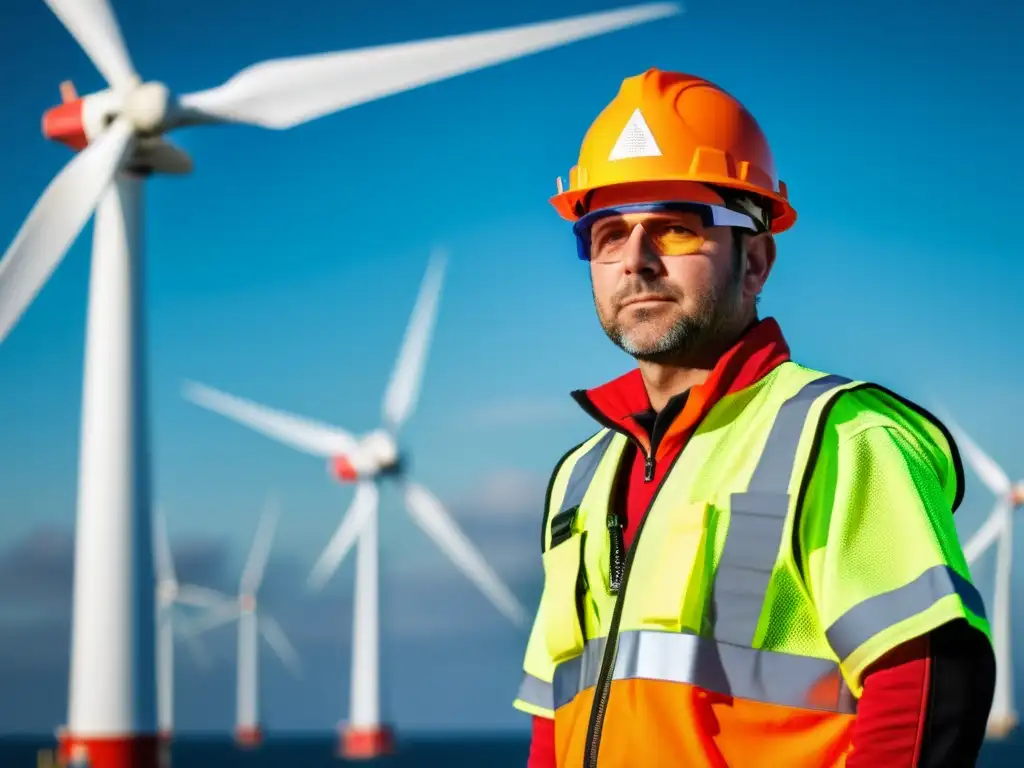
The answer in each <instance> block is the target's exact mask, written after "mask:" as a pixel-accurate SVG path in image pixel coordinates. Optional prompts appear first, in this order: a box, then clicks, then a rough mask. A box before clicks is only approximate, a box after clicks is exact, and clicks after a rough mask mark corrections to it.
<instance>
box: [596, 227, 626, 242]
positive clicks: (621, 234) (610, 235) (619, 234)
mask: <svg viewBox="0 0 1024 768" xmlns="http://www.w3.org/2000/svg"><path fill="white" fill-rule="evenodd" d="M626 237H628V233H627V232H625V231H624V230H621V229H611V230H605V231H603V232H600V233H598V235H597V237H596V238H594V244H595V245H612V244H614V243H618V242H621V241H622V240H625V239H626Z"/></svg>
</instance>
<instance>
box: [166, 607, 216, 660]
mask: <svg viewBox="0 0 1024 768" xmlns="http://www.w3.org/2000/svg"><path fill="white" fill-rule="evenodd" d="M168 618H169V619H170V622H171V631H172V632H174V635H175V636H176V637H179V638H181V639H182V641H184V643H185V645H186V647H187V648H188V650H189V653H190V654H191V655H192V658H193V659H195V661H196V663H197V664H199V666H201V667H202V668H203V669H209V668H210V653H209V651H207V650H206V645H205V644H204V643H203V641H202V640H200V639H199V637H198V635H195V634H189V633H187V632H183V631H182V629H181V628H182V626H187V624H188V622H187V621H184V620H183V618H182V616H180V615H178V616H174V617H168Z"/></svg>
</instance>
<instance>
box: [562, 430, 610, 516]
mask: <svg viewBox="0 0 1024 768" xmlns="http://www.w3.org/2000/svg"><path fill="white" fill-rule="evenodd" d="M614 437H615V433H614V432H613V431H612V430H610V429H606V430H605V432H604V434H603V435H601V439H600V440H598V441H597V442H596V443H594V444H593V445H592V446H590V448H589V449H588V450H587V452H586V453H584V454H583V455H582V456H580V457H579V458H578V459H577V460H576V463H575V464H574V465H573V468H572V473H571V474H570V475H569V483H568V485H566V486H565V496H563V497H562V506H561V508H560V510H559V511H561V512H567V511H569V510H570V509H572V508H573V507H578V506H579V505H580V504H581V503H583V497H584V496H585V495H586V493H587V488H589V487H590V482H591V481H592V480H593V479H594V475H595V474H597V467H598V465H599V464H600V463H601V459H602V458H604V452H605V451H607V450H608V446H609V445H611V442H612V439H613V438H614Z"/></svg>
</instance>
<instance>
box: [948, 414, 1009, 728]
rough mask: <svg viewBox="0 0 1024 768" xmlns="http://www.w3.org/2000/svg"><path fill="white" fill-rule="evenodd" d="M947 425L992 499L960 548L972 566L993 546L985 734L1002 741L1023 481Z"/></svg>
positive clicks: (1006, 714) (1006, 723)
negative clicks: (990, 684) (990, 682)
mask: <svg viewBox="0 0 1024 768" xmlns="http://www.w3.org/2000/svg"><path fill="white" fill-rule="evenodd" d="M945 421H946V423H947V424H948V425H949V428H950V431H952V432H953V435H954V439H955V440H956V443H957V445H958V446H959V448H960V450H961V451H962V453H963V455H964V457H965V458H966V459H967V462H968V463H969V464H970V465H971V467H972V468H973V469H974V471H975V472H976V473H977V475H978V477H980V478H981V480H982V482H983V483H985V485H986V486H988V489H989V490H990V491H992V493H993V494H995V496H996V503H995V506H994V507H993V508H992V511H991V513H989V516H988V519H986V520H985V522H984V523H983V524H982V526H981V528H979V529H978V531H977V533H975V534H974V535H973V536H972V537H971V539H970V540H969V541H968V542H967V544H966V545H965V546H964V556H965V557H966V559H967V562H968V563H973V562H974V561H975V560H977V559H978V557H979V556H980V555H981V554H982V553H984V552H985V551H986V550H988V548H989V547H991V546H992V545H993V544H994V545H995V547H996V577H995V594H994V595H993V604H994V605H993V611H992V640H993V644H994V646H995V655H996V688H995V695H994V696H993V700H992V709H991V711H990V712H989V716H988V729H987V730H988V736H989V737H990V738H992V739H1003V738H1006V736H1008V735H1009V734H1010V732H1012V731H1013V730H1014V729H1015V728H1016V727H1017V722H1018V715H1017V710H1016V709H1015V707H1014V695H1013V684H1014V679H1013V645H1012V644H1011V642H1010V620H1011V619H1010V616H1011V611H1010V608H1011V596H1010V591H1011V586H1010V584H1011V579H1010V574H1011V571H1012V566H1013V515H1014V513H1015V512H1016V511H1018V510H1019V509H1020V508H1021V507H1022V506H1024V481H1017V482H1016V483H1013V482H1011V481H1010V478H1009V476H1007V474H1006V472H1005V471H1004V470H1003V468H1002V467H1000V466H999V465H998V464H997V463H996V462H995V461H994V460H993V459H992V458H991V457H990V456H989V455H988V454H986V453H985V452H984V451H983V450H982V449H981V448H980V447H978V444H977V443H975V442H974V440H972V439H971V438H970V436H969V435H968V434H967V433H966V432H964V431H963V429H961V428H960V427H959V426H957V425H956V424H955V423H954V422H953V421H952V420H951V419H949V418H948V417H946V419H945Z"/></svg>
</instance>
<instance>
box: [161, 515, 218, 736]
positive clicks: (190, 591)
mask: <svg viewBox="0 0 1024 768" xmlns="http://www.w3.org/2000/svg"><path fill="white" fill-rule="evenodd" d="M156 517H157V520H156V525H155V526H154V529H155V530H154V560H155V561H156V573H157V585H156V593H157V648H156V659H157V697H158V698H157V715H158V723H159V726H160V738H161V740H162V741H164V742H165V743H166V742H169V741H170V740H171V737H172V734H173V730H174V637H175V636H176V635H177V636H178V637H181V638H183V639H184V640H185V642H186V643H187V644H188V645H189V648H190V649H191V651H192V654H193V656H194V657H195V659H196V660H197V661H198V662H199V663H200V664H202V665H203V666H204V667H206V666H208V665H209V657H208V656H207V654H206V651H205V650H204V649H203V646H202V643H201V642H200V641H199V640H198V639H197V638H196V637H195V635H193V634H191V633H190V632H188V631H185V630H184V629H183V627H187V626H188V624H187V622H186V623H185V624H181V623H179V622H180V616H176V615H175V610H174V609H175V607H176V606H178V605H189V606H194V607H197V608H204V609H210V608H215V607H217V606H219V605H220V604H221V602H222V601H223V599H224V598H225V597H226V595H223V594H221V593H220V592H216V591H214V590H211V589H207V588H206V587H200V586H196V585H194V584H181V583H179V582H178V577H177V574H176V573H175V568H174V556H173V555H172V554H171V545H170V540H169V539H168V537H167V519H166V517H165V516H164V513H163V509H162V507H160V506H157V507H156Z"/></svg>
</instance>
